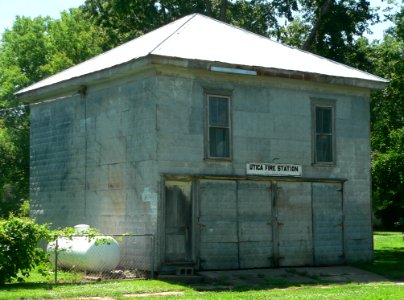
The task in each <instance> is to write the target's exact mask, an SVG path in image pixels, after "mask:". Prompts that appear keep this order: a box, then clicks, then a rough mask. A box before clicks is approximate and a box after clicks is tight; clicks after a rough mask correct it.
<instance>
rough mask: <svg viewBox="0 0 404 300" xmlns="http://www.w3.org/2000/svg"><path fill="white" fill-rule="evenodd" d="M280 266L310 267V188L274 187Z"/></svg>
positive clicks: (296, 184)
mask: <svg viewBox="0 0 404 300" xmlns="http://www.w3.org/2000/svg"><path fill="white" fill-rule="evenodd" d="M276 209H277V218H278V239H279V248H278V251H279V266H281V267H282V266H307V265H312V264H313V238H312V215H311V214H312V211H311V185H310V184H307V183H299V182H293V183H287V182H280V183H278V184H277V196H276Z"/></svg>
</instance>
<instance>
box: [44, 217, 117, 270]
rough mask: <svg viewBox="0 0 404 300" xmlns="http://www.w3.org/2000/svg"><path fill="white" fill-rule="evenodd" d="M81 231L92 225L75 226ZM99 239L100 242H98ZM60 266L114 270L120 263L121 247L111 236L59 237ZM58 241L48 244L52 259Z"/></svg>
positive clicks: (78, 268) (52, 258)
mask: <svg viewBox="0 0 404 300" xmlns="http://www.w3.org/2000/svg"><path fill="white" fill-rule="evenodd" d="M74 228H75V229H76V231H77V232H78V233H80V232H81V231H84V230H86V229H89V228H90V226H89V225H86V224H80V225H76V226H74ZM97 241H98V242H97ZM57 244H58V252H57V254H58V266H60V267H64V268H68V269H70V268H76V269H77V270H82V271H90V272H107V271H111V270H114V269H115V268H116V267H117V266H118V264H119V257H120V249H119V244H118V242H117V241H116V240H115V239H114V238H112V237H110V236H96V237H94V238H89V237H88V236H85V235H83V236H73V237H72V238H71V239H70V238H58V239H57ZM55 247H56V241H54V242H51V243H49V244H48V247H47V251H48V253H50V256H51V258H50V259H51V261H54V259H55Z"/></svg>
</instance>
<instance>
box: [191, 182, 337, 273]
mask: <svg viewBox="0 0 404 300" xmlns="http://www.w3.org/2000/svg"><path fill="white" fill-rule="evenodd" d="M338 187H339V184H325V183H318V184H317V183H309V182H277V183H276V182H253V181H233V180H200V181H199V188H198V197H197V198H198V199H197V202H198V214H199V215H198V222H199V238H198V239H199V245H198V249H199V253H198V255H197V256H198V257H199V261H200V269H203V270H208V269H210V270H212V269H245V268H266V267H277V266H285V267H286V266H308V265H315V264H338V263H342V261H341V258H342V257H343V255H342V254H343V246H342V241H343V236H342V200H341V195H340V193H339V192H338V191H337V190H338Z"/></svg>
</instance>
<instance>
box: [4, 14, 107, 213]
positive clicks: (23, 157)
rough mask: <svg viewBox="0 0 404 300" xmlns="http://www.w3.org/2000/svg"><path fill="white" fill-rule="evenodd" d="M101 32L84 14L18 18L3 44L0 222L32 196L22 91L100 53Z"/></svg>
mask: <svg viewBox="0 0 404 300" xmlns="http://www.w3.org/2000/svg"><path fill="white" fill-rule="evenodd" d="M100 31H101V32H102V29H100V28H98V27H96V26H94V25H93V24H92V23H91V22H90V21H89V20H88V19H86V18H85V16H84V15H83V12H82V10H80V9H71V10H69V11H65V12H63V13H62V14H61V18H60V19H58V20H53V19H51V18H49V17H45V18H43V17H38V18H34V19H31V18H27V17H17V18H16V20H15V21H14V24H13V26H12V28H11V29H9V30H6V31H5V32H4V34H3V35H2V38H1V43H0V70H1V72H0V167H1V171H2V174H1V176H0V216H7V215H8V214H9V213H10V212H12V211H18V208H19V206H20V205H21V204H22V203H23V201H24V199H27V198H28V194H29V109H28V108H27V107H26V106H24V105H21V104H20V103H18V101H17V99H16V98H15V96H14V93H15V92H16V91H18V90H19V89H21V88H23V87H25V86H27V85H29V84H32V83H34V82H37V81H39V80H41V79H44V78H46V77H48V76H50V75H52V74H54V73H56V72H59V71H62V70H64V69H66V68H68V67H70V66H73V65H75V64H77V63H79V62H81V61H84V60H86V59H88V58H90V57H93V56H94V55H96V54H98V53H100V52H101V51H102V46H101V45H102V44H103V43H104V40H103V35H102V34H101V35H100V34H99V33H100Z"/></svg>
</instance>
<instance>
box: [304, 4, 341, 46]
mask: <svg viewBox="0 0 404 300" xmlns="http://www.w3.org/2000/svg"><path fill="white" fill-rule="evenodd" d="M333 3H334V0H326V1H325V2H324V3H323V5H322V6H321V8H320V13H319V15H318V18H317V20H316V21H315V23H314V25H313V28H312V29H311V31H310V34H309V36H308V37H307V40H306V41H305V42H304V45H303V47H302V49H303V50H306V51H307V50H309V49H310V47H311V45H313V42H314V39H315V37H316V34H317V32H318V29H319V28H320V24H321V22H322V21H323V19H324V16H325V15H327V14H328V12H329V11H330V9H331V6H332V5H333Z"/></svg>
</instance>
